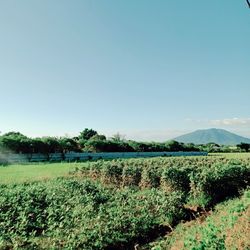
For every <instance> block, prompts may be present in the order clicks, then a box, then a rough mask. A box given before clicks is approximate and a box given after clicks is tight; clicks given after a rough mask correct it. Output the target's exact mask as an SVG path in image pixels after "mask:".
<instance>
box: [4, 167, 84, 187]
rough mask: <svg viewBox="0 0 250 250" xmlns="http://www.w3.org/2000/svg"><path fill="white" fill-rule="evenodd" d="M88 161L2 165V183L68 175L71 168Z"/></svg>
mask: <svg viewBox="0 0 250 250" xmlns="http://www.w3.org/2000/svg"><path fill="white" fill-rule="evenodd" d="M86 164H87V163H34V164H21V165H20V164H16V165H9V166H5V167H1V166H0V184H13V183H23V182H31V181H39V180H46V179H53V178H56V177H61V176H67V175H68V174H69V171H70V170H74V169H75V168H76V167H81V168H82V167H84V166H85V165H86Z"/></svg>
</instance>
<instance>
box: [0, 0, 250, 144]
mask: <svg viewBox="0 0 250 250" xmlns="http://www.w3.org/2000/svg"><path fill="white" fill-rule="evenodd" d="M0 93H1V97H0V131H2V133H4V132H7V131H12V130H15V131H20V132H22V133H24V134H26V135H30V136H42V135H57V136H59V135H64V134H66V133H68V134H70V135H71V134H72V135H73V134H77V133H78V132H79V131H81V130H83V129H84V128H85V127H89V128H93V129H95V130H97V131H98V132H100V133H105V134H106V135H112V134H114V133H116V132H120V133H122V134H124V135H126V138H128V139H130V138H133V139H139V140H166V139H169V138H171V137H175V136H176V135H179V134H182V133H185V132H187V131H192V130H194V129H199V128H208V127H220V128H225V129H228V130H231V131H233V132H237V133H240V134H241V135H245V136H249V137H250V111H249V107H250V9H248V8H247V6H246V2H245V1H244V0H237V1H236V0H220V1H218V0H210V1H203V0H192V1H186V0H182V1H176V0H157V1H153V0H126V1H125V0H105V1H98V0H89V1H88V0H72V1H69V0H67V1H66V0H53V1H51V0H43V1H33V0H29V1H28V0H22V1H19V0H15V1H14V0H2V1H1V2H0Z"/></svg>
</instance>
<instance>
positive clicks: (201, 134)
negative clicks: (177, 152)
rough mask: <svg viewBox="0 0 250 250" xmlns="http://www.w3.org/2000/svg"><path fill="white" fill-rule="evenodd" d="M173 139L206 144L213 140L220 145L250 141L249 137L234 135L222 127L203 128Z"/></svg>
mask: <svg viewBox="0 0 250 250" xmlns="http://www.w3.org/2000/svg"><path fill="white" fill-rule="evenodd" d="M174 140H176V141H178V142H184V143H195V144H207V143H210V142H214V143H217V144H221V145H236V144H239V143H241V142H245V143H250V139H248V138H245V137H242V136H239V135H236V134H234V133H231V132H229V131H227V130H224V129H216V128H212V129H203V130H196V131H194V132H192V133H189V134H185V135H182V136H179V137H176V138H175V139H174Z"/></svg>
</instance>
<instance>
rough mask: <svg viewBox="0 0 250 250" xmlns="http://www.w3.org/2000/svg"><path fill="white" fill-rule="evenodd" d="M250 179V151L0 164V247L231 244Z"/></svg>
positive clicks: (242, 215)
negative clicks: (216, 215)
mask: <svg viewBox="0 0 250 250" xmlns="http://www.w3.org/2000/svg"><path fill="white" fill-rule="evenodd" d="M249 185H250V158H249V155H248V154H240V155H238V154H234V155H232V154H226V155H224V154H219V155H216V156H215V155H213V156H208V157H158V158H147V159H143V158H140V159H117V160H110V161H103V160H100V161H96V162H85V163H50V164H46V163H40V164H26V165H10V166H5V167H0V193H1V196H0V232H1V234H0V249H89V250H92V249H93V250H97V249H107V250H116V249H128V250H129V249H131V250H132V249H135V248H137V249H154V250H163V249H231V248H230V247H229V248H228V246H233V243H230V242H229V243H228V241H229V238H230V237H231V238H234V237H235V238H236V239H238V238H239V237H238V236H237V232H236V230H235V229H234V225H235V222H236V221H238V220H239V221H241V220H243V222H242V224H244V223H245V221H246V217H247V213H249V191H245V195H244V196H243V198H238V197H241V195H242V194H243V193H244V190H247V189H248V187H249ZM230 199H232V200H231V202H232V203H230V201H228V203H227V202H226V203H223V202H225V200H230ZM220 203H221V204H222V205H221V206H219V205H218V204H220ZM214 207H215V214H219V212H220V211H221V212H222V214H224V216H223V218H221V217H222V216H220V215H218V217H215V216H214V215H213V214H214V213H213V210H214ZM216 211H217V212H216ZM223 211H227V212H228V214H227V213H225V212H223ZM211 215H213V216H211ZM210 216H211V217H210ZM200 218H203V220H205V221H207V222H205V224H204V225H205V227H204V230H203V229H202V230H201V228H199V223H198V224H197V221H198V220H199V219H200ZM209 218H211V220H210V219H209ZM217 218H218V219H217ZM220 218H221V219H220ZM190 220H191V221H193V222H192V223H193V224H191V226H190V228H188V230H189V232H188V233H187V234H184V233H182V232H184V231H185V229H186V223H185V222H187V221H190ZM233 222H234V223H233ZM216 223H217V224H216ZM211 225H212V226H211ZM244 225H245V224H244ZM244 225H242V227H241V228H240V229H239V230H241V231H240V232H241V239H244V240H243V241H244V242H243V243H244V244H243V243H242V242H241V245H243V246H244V248H241V249H248V248H247V247H248V242H247V240H246V239H247V230H246V229H245V228H244ZM211 228H218V230H217V231H216V230H215V231H213V229H211ZM211 230H212V231H211ZM230 230H231V231H230ZM186 231H187V230H186ZM224 231H225V232H229V231H230V232H229V233H228V234H222V233H221V232H224ZM178 232H179V233H178ZM197 232H202V235H199V234H198V236H197ZM228 235H229V236H230V237H229V236H228ZM182 236H183V237H182ZM237 237H238V238H237ZM231 238H230V239H231ZM180 244H182V245H180ZM204 244H207V245H204ZM218 244H220V247H218V248H214V246H216V245H218ZM180 246H181V247H180ZM204 246H206V247H205V248H204ZM236 246H237V245H236ZM138 247H139V248H138ZM232 249H234V248H232ZM235 249H237V248H235Z"/></svg>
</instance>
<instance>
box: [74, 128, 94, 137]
mask: <svg viewBox="0 0 250 250" xmlns="http://www.w3.org/2000/svg"><path fill="white" fill-rule="evenodd" d="M97 134H98V133H97V132H96V131H95V130H93V129H88V128H85V129H84V130H83V131H82V132H80V135H79V136H78V138H79V140H81V139H82V140H89V139H90V138H91V137H93V136H94V135H97Z"/></svg>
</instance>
